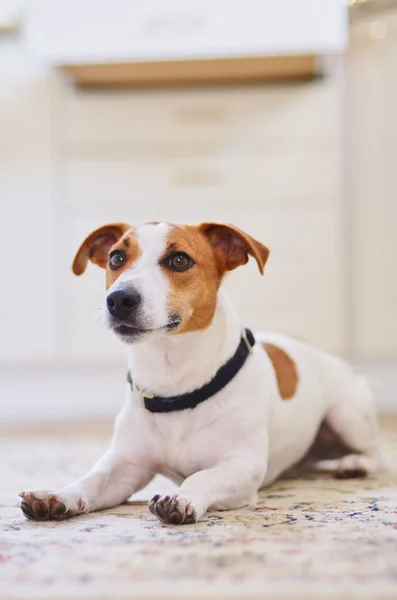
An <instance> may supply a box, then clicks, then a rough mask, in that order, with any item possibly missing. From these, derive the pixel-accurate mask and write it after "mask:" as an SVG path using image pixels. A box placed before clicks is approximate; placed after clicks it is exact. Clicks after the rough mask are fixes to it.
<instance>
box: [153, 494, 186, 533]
mask: <svg viewBox="0 0 397 600" xmlns="http://www.w3.org/2000/svg"><path fill="white" fill-rule="evenodd" d="M149 510H150V512H151V513H152V514H153V515H155V516H156V517H157V518H158V519H160V521H161V522H162V523H170V524H171V525H188V524H191V523H196V522H197V517H196V511H195V510H194V508H193V506H192V505H191V504H190V502H189V500H187V498H184V497H183V496H178V495H177V494H175V495H172V496H160V495H159V494H156V496H153V498H152V499H151V500H150V502H149Z"/></svg>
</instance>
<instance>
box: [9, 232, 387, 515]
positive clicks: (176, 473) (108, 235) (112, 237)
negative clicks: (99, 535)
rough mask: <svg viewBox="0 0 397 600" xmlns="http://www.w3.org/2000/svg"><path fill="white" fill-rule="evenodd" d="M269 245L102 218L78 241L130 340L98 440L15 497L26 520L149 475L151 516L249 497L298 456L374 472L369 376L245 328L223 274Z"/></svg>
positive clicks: (114, 323)
mask: <svg viewBox="0 0 397 600" xmlns="http://www.w3.org/2000/svg"><path fill="white" fill-rule="evenodd" d="M250 256H251V257H253V258H254V259H255V261H256V263H257V265H258V268H259V271H260V273H261V274H263V270H264V267H265V264H266V261H267V259H268V256H269V250H268V249H267V248H266V247H265V246H264V245H262V244H261V243H260V242H258V241H256V240H255V239H253V238H252V237H250V236H249V235H248V234H246V233H245V232H243V231H242V230H240V229H238V228H237V227H234V226H232V225H227V224H218V223H202V224H200V225H196V226H193V225H175V224H170V223H165V222H153V223H145V224H142V225H139V226H137V227H133V226H131V225H128V224H125V223H113V224H109V225H105V226H103V227H101V228H99V229H97V230H96V231H94V232H92V233H91V234H90V235H89V236H88V237H87V238H86V239H85V240H84V242H83V243H82V245H81V246H80V248H79V250H78V252H77V254H76V256H75V259H74V262H73V272H74V273H75V274H76V275H81V274H82V273H84V271H85V269H86V266H87V263H88V261H91V262H92V263H94V264H96V265H98V266H99V267H101V268H103V269H106V282H107V295H106V304H105V308H104V314H105V319H106V322H107V325H108V326H109V327H110V329H111V330H112V331H113V332H114V333H115V334H116V335H117V336H118V337H119V338H120V340H121V341H123V342H125V343H126V344H128V346H129V367H128V381H127V399H126V403H125V405H124V407H123V409H122V410H121V412H120V413H119V415H118V416H117V418H116V422H115V429H114V435H113V439H112V442H111V445H110V448H109V449H108V450H107V452H106V453H105V454H104V455H103V456H102V457H101V458H100V459H99V461H98V462H97V463H96V464H95V465H94V467H93V469H92V470H91V471H90V472H89V473H88V474H87V475H85V476H84V477H82V479H80V480H79V481H77V482H76V483H73V484H71V485H68V486H66V487H63V488H61V489H55V490H50V491H46V490H40V491H24V492H21V493H20V496H21V498H22V500H21V502H20V506H21V509H22V511H23V513H24V514H25V515H26V516H27V517H28V518H29V519H35V520H49V519H55V520H61V519H66V518H68V517H72V516H75V515H79V514H82V513H88V512H91V511H97V510H101V509H106V508H110V507H113V506H116V505H119V504H121V503H123V502H125V501H126V500H127V499H128V498H129V497H130V496H131V495H132V494H134V493H135V492H137V491H138V490H140V489H142V488H143V487H145V486H146V485H147V484H148V483H149V482H150V481H151V480H152V478H153V477H154V475H156V474H162V475H164V476H165V477H167V478H169V479H170V480H172V481H173V482H175V483H177V484H178V485H180V487H179V490H178V491H177V493H174V494H171V495H163V496H160V495H159V494H157V495H155V496H154V497H153V498H152V499H151V500H150V502H149V509H150V511H151V512H152V513H153V514H154V515H155V516H156V517H157V518H158V519H159V520H160V521H161V522H163V523H172V524H176V525H179V524H189V523H195V522H197V521H198V520H199V519H201V518H202V517H203V515H205V513H206V512H207V511H208V510H211V509H216V510H228V509H234V508H238V507H243V506H246V505H253V504H254V503H255V502H256V500H257V494H258V490H260V489H262V488H263V487H265V486H268V485H269V484H271V483H272V482H273V481H274V480H275V479H276V478H277V477H279V476H280V475H281V474H282V473H284V472H286V471H288V470H289V469H290V468H292V467H294V466H295V465H297V464H302V463H303V462H304V463H305V464H306V465H307V464H310V465H311V464H313V463H314V462H316V461H318V460H319V459H326V458H333V459H335V457H337V459H338V460H337V461H336V463H334V467H335V474H336V476H338V477H355V476H356V477H357V476H365V475H367V474H368V473H372V472H374V471H376V470H378V469H380V468H381V458H380V452H379V447H378V428H377V418H376V410H375V402H374V397H373V392H372V389H371V386H370V384H369V383H368V381H367V380H366V379H365V377H363V376H360V375H356V374H355V373H354V372H353V370H352V368H351V367H350V366H349V365H348V364H347V363H346V362H344V361H343V360H341V359H340V358H338V357H336V356H333V355H331V354H328V353H326V352H324V351H321V350H318V349H316V348H314V347H312V346H311V345H309V344H307V343H304V342H303V341H299V340H297V339H294V338H291V337H288V336H286V335H281V334H277V333H261V334H257V335H255V336H254V335H253V334H252V332H251V331H250V330H248V329H245V328H244V327H243V326H242V324H241V323H240V320H239V318H238V316H237V315H236V313H235V311H234V309H233V307H232V305H231V304H230V301H229V299H228V297H227V295H226V292H225V291H224V289H223V288H222V285H221V284H222V281H223V278H224V276H225V275H226V273H227V272H228V271H231V270H233V269H235V268H237V267H239V266H241V265H244V264H246V263H247V261H248V259H249V257H250Z"/></svg>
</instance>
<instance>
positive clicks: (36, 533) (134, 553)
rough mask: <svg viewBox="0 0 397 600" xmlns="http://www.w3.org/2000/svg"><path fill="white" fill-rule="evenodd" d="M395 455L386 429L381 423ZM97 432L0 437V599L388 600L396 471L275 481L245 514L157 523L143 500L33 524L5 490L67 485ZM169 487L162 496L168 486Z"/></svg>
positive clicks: (393, 567)
mask: <svg viewBox="0 0 397 600" xmlns="http://www.w3.org/2000/svg"><path fill="white" fill-rule="evenodd" d="M383 440H384V442H385V446H386V448H387V449H388V452H389V456H391V458H392V460H393V461H396V459H397V421H396V420H394V421H393V420H389V422H385V423H384V425H383ZM106 443H107V442H106V439H105V438H104V437H103V435H95V434H93V432H92V431H91V432H88V433H87V434H83V433H82V432H81V431H80V432H79V433H75V434H74V435H73V434H71V433H70V432H65V431H63V432H61V433H59V434H55V433H52V434H48V433H46V434H43V435H38V434H37V433H36V434H27V433H26V434H19V435H16V434H11V432H8V433H5V434H4V435H3V436H2V437H1V438H0V452H1V456H2V460H1V464H0V475H1V477H0V598H1V599H4V600H6V599H7V600H12V599H14V598H15V599H22V598H40V600H44V599H51V600H58V599H62V598H65V599H66V598H76V599H77V598H81V599H83V598H84V599H90V600H91V599H93V600H94V599H95V600H102V599H120V600H121V599H126V598H137V599H146V598H150V599H153V600H154V599H155V598H162V599H164V598H186V599H190V598H197V599H199V598H200V599H206V598H208V599H209V598H214V599H215V598H234V599H237V598H241V599H246V600H248V599H250V598H252V599H254V598H255V599H259V598H269V599H274V598H302V599H303V598H313V599H314V598H316V599H321V598H330V599H331V598H338V599H339V598H346V600H347V599H350V598H360V599H361V598H368V599H369V598H371V599H375V598H385V599H386V598H397V471H396V468H395V466H393V467H392V469H391V470H390V471H389V472H385V473H383V474H381V475H378V476H376V477H375V476H374V477H371V478H369V479H365V480H360V479H358V480H345V481H338V480H335V479H333V478H332V477H330V476H329V475H324V474H323V475H314V474H311V475H309V476H306V477H304V478H301V479H286V480H282V481H279V482H277V483H276V484H275V485H273V486H272V487H271V488H269V489H267V490H266V491H264V492H262V493H261V495H260V500H259V503H258V505H257V506H256V507H255V508H245V509H241V510H237V511H229V512H224V513H222V512H217V513H210V514H209V515H208V516H207V517H205V518H204V520H203V521H202V522H200V523H198V524H196V525H189V526H182V527H175V526H168V525H167V526H166V525H161V524H160V523H159V522H157V521H156V519H155V518H154V517H153V515H151V514H150V513H149V511H148V509H147V507H146V503H145V502H143V499H145V498H148V497H150V496H151V494H152V493H156V492H162V491H165V490H166V489H168V487H167V486H168V484H167V483H165V481H164V480H158V481H155V482H152V484H151V486H150V488H151V489H150V490H147V491H144V492H143V493H141V495H140V496H139V497H137V498H136V499H135V500H133V501H131V502H130V503H129V504H126V505H123V506H121V507H118V508H115V509H111V510H106V511H103V512H100V513H94V514H90V515H85V516H81V517H78V518H75V519H72V520H70V521H64V522H61V523H51V522H49V523H35V522H30V521H28V520H26V519H25V518H24V516H23V515H22V513H21V512H20V509H19V508H18V507H17V492H18V491H20V490H21V489H26V488H29V487H33V488H48V487H54V486H57V485H61V484H66V483H69V482H70V481H72V480H73V479H74V478H75V477H76V476H79V475H81V474H83V473H85V472H86V471H87V469H88V468H89V467H90V465H91V464H92V462H93V461H94V460H95V459H96V458H97V457H98V456H99V455H100V453H101V452H102V451H103V450H104V449H105V448H106ZM170 489H171V488H170Z"/></svg>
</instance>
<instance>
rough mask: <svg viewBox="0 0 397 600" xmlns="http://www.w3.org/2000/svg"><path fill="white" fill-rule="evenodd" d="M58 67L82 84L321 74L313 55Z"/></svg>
mask: <svg viewBox="0 0 397 600" xmlns="http://www.w3.org/2000/svg"><path fill="white" fill-rule="evenodd" d="M59 69H60V70H61V71H63V72H65V73H67V74H68V76H69V77H70V78H71V79H72V81H74V83H75V84H76V85H79V86H83V87H127V86H128V87H156V86H158V87H160V86H161V87H164V86H181V85H183V86H185V85H187V86H192V85H205V84H216V85H221V84H230V83H251V82H261V81H264V82H265V81H291V80H307V79H312V78H314V77H316V76H318V75H319V74H320V71H319V61H318V59H317V57H316V56H313V55H299V56H263V57H258V56H255V57H245V58H217V59H196V60H175V61H154V62H146V61H145V62H119V63H92V64H69V65H68V64H65V65H61V66H60V67H59Z"/></svg>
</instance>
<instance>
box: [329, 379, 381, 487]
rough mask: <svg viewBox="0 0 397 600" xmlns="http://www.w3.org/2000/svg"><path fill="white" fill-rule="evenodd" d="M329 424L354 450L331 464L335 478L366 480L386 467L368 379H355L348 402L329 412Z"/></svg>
mask: <svg viewBox="0 0 397 600" xmlns="http://www.w3.org/2000/svg"><path fill="white" fill-rule="evenodd" d="M325 423H326V425H328V427H329V428H330V429H331V430H332V431H333V432H334V433H335V434H336V436H337V437H338V438H339V439H340V440H341V441H342V442H343V444H344V445H345V446H346V448H348V449H349V450H350V453H348V454H346V455H345V456H343V457H342V458H340V459H339V460H337V461H332V462H331V461H328V465H329V466H332V467H333V470H334V474H335V477H337V478H341V479H344V478H348V477H365V476H366V475H368V474H370V473H374V472H376V471H378V470H380V469H381V468H382V467H383V466H384V461H383V458H382V455H381V451H380V448H379V436H378V422H377V416H376V410H375V400H374V395H373V391H372V389H371V386H370V384H369V383H368V381H367V380H366V378H365V377H362V376H357V377H356V378H355V379H354V381H353V383H352V386H351V388H350V389H349V390H346V399H344V400H342V401H340V402H338V403H337V404H335V405H334V406H333V407H332V408H331V409H330V410H329V411H328V413H327V414H326V416H325ZM326 462H327V461H325V462H324V465H325V464H326Z"/></svg>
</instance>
